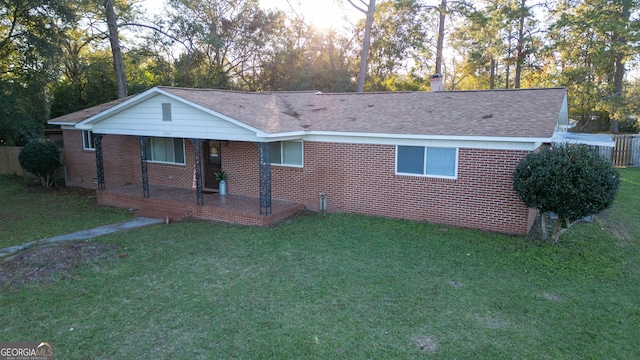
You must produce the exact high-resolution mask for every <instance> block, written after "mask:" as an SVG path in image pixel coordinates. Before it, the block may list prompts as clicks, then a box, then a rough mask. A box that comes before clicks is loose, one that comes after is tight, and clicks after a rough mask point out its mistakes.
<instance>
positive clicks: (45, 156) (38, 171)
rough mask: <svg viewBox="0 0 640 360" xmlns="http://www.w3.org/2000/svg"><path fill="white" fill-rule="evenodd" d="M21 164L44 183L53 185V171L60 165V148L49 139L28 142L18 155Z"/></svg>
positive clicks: (47, 185)
mask: <svg viewBox="0 0 640 360" xmlns="http://www.w3.org/2000/svg"><path fill="white" fill-rule="evenodd" d="M18 160H19V161H20V166H22V168H23V169H25V170H26V171H28V172H30V173H32V174H34V175H36V176H37V177H38V178H39V179H40V182H41V183H42V185H44V186H46V187H49V186H51V185H53V172H54V171H55V170H56V169H57V168H58V167H60V166H61V165H62V164H61V163H60V149H59V148H58V145H56V143H54V142H53V141H51V140H48V139H37V140H33V141H30V142H28V143H27V144H26V145H25V146H24V147H23V148H22V150H21V151H20V155H18Z"/></svg>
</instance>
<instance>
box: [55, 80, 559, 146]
mask: <svg viewBox="0 0 640 360" xmlns="http://www.w3.org/2000/svg"><path fill="white" fill-rule="evenodd" d="M159 89H161V90H162V91H165V92H167V93H170V94H173V95H175V96H178V97H180V98H183V99H185V100H187V101H190V102H192V103H195V104H198V105H200V106H202V107H204V108H207V109H210V110H213V111H215V112H218V113H220V114H223V115H226V116H228V117H230V118H232V119H235V120H238V121H240V122H242V123H245V124H246V125H249V126H251V127H253V128H256V129H259V130H261V131H264V132H266V133H271V134H273V133H285V132H296V131H323V132H324V131H326V132H342V133H372V134H376V133H378V134H398V135H404V134H406V135H442V136H489V137H494V136H497V137H531V138H549V137H551V136H552V135H553V132H554V129H555V126H556V124H557V121H558V116H559V114H560V113H561V110H562V106H563V101H564V98H565V95H566V90H565V89H562V88H552V89H518V90H491V91H442V92H384V93H338V94H318V93H316V92H264V93H248V92H236V91H225V90H214V89H186V88H173V87H159ZM106 105H108V104H103V105H102V106H105V108H106ZM114 105H116V104H113V105H111V106H114ZM92 109H95V108H92ZM87 110H90V109H87ZM87 110H84V111H87ZM92 111H94V110H92ZM96 113H97V112H96ZM74 114H78V113H74ZM74 114H69V115H65V116H71V115H74ZM89 116H92V115H89ZM89 116H86V117H85V119H86V118H88V117H89ZM80 117H81V116H78V115H74V116H71V117H70V119H74V120H77V119H79V118H80ZM58 119H60V118H58ZM58 119H54V120H55V121H56V122H58V121H59V120H58ZM81 120H83V119H80V120H79V121H81Z"/></svg>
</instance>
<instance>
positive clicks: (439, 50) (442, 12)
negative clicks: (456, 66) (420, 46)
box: [435, 0, 447, 75]
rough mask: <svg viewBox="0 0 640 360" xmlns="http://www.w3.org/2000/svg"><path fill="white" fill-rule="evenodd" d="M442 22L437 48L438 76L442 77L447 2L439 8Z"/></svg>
mask: <svg viewBox="0 0 640 360" xmlns="http://www.w3.org/2000/svg"><path fill="white" fill-rule="evenodd" d="M438 12H439V13H440V22H439V24H438V44H437V46H436V72H435V73H436V74H440V75H442V52H443V48H444V25H445V20H446V17H447V0H442V2H440V7H439V8H438Z"/></svg>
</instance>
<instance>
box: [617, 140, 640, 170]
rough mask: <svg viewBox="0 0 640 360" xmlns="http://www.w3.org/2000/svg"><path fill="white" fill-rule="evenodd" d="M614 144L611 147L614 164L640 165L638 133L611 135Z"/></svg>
mask: <svg viewBox="0 0 640 360" xmlns="http://www.w3.org/2000/svg"><path fill="white" fill-rule="evenodd" d="M611 138H612V139H613V141H615V143H616V145H615V146H614V147H613V149H611V162H612V163H613V165H615V166H640V134H619V135H611Z"/></svg>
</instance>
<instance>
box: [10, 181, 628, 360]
mask: <svg viewBox="0 0 640 360" xmlns="http://www.w3.org/2000/svg"><path fill="white" fill-rule="evenodd" d="M621 174H622V177H623V182H622V188H621V192H620V194H619V197H618V199H617V201H616V203H615V205H614V207H613V208H612V209H609V210H607V211H606V212H605V214H602V215H601V216H598V217H596V220H595V222H594V223H592V224H580V225H577V226H574V227H573V228H571V229H570V230H569V231H568V232H567V233H565V234H564V235H563V237H561V238H560V242H559V243H558V244H557V245H553V246H551V245H548V244H543V243H541V242H538V241H531V240H524V239H521V238H516V237H508V236H501V235H495V234H488V233H483V232H477V231H469V230H461V229H455V228H450V227H445V226H439V225H429V224H423V223H415V222H408V221H398V220H388V219H379V218H370V217H364V216H356V215H327V216H324V215H320V214H314V215H306V216H300V217H298V218H296V219H294V220H291V221H288V222H286V223H284V224H281V225H279V226H275V227H272V228H255V227H243V226H231V225H221V224H214V223H208V222H199V221H193V222H183V223H175V224H169V225H164V224H163V225H157V226H153V227H148V228H143V229H137V230H133V231H129V232H123V233H117V234H114V235H109V236H104V237H101V238H98V239H95V240H94V242H101V243H106V244H110V245H115V246H116V247H117V250H115V253H117V254H118V255H119V256H111V257H103V258H98V259H94V260H91V261H89V262H88V263H85V264H84V265H82V266H80V267H79V268H77V269H75V270H74V271H73V272H72V273H71V275H66V276H64V277H61V278H60V279H58V280H57V281H56V282H54V283H53V284H30V285H26V286H22V287H18V288H14V287H11V286H10V284H9V285H5V287H4V288H2V289H0V319H1V320H0V339H2V341H51V342H53V343H54V346H55V348H56V355H57V357H56V358H59V359H87V358H95V359H140V358H142V359H152V358H153V359H192V358H200V359H209V358H220V359H229V358H245V359H263V358H265V359H266V358H275V359H401V358H402V359H404V358H440V359H637V358H640V346H638V329H639V327H640V307H639V305H638V304H640V251H639V250H640V249H639V246H640V244H639V242H638V240H639V239H640V223H639V221H638V220H639V219H640V206H639V205H638V204H640V169H623V170H621Z"/></svg>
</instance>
